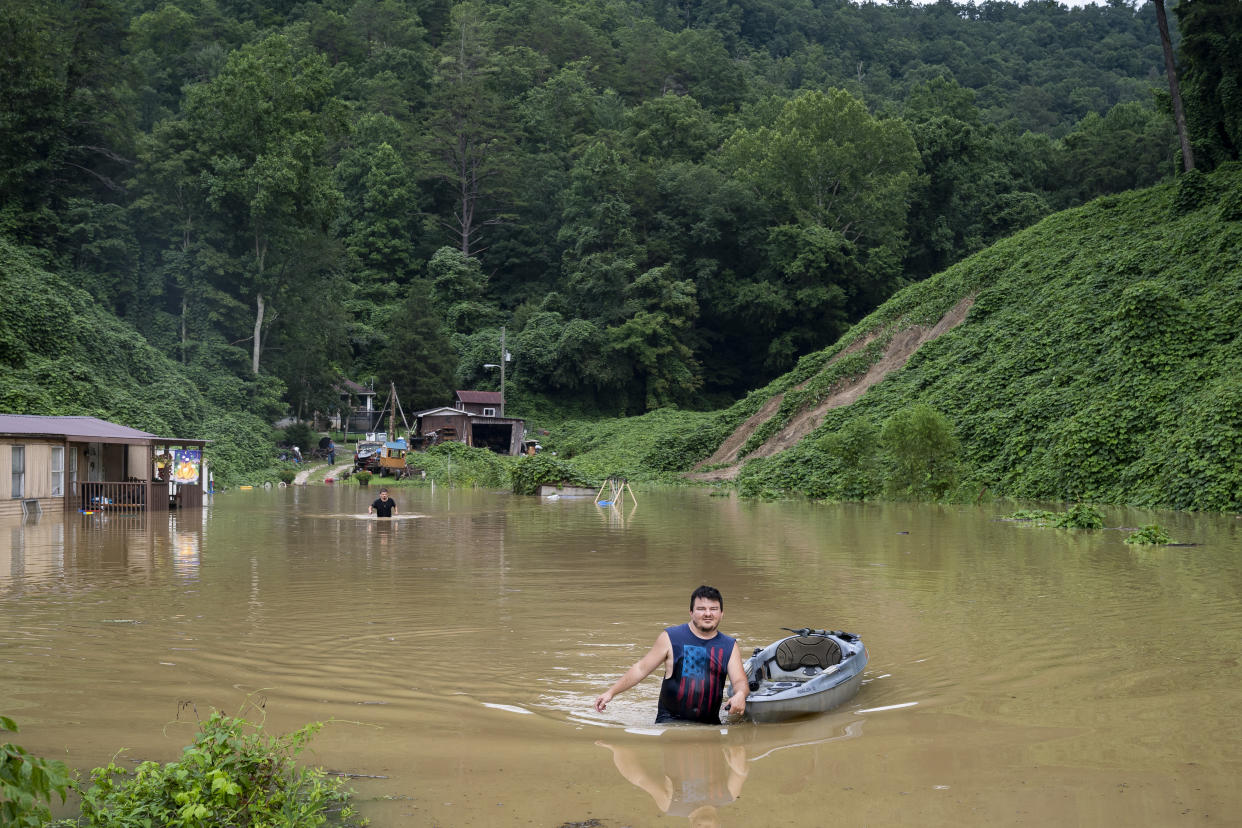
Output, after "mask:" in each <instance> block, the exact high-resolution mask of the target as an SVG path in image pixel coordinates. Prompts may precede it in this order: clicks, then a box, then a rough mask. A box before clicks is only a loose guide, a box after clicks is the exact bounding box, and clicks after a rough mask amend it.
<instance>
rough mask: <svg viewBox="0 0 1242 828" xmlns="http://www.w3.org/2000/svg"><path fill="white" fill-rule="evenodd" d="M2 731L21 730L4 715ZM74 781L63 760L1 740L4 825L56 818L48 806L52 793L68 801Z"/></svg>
mask: <svg viewBox="0 0 1242 828" xmlns="http://www.w3.org/2000/svg"><path fill="white" fill-rule="evenodd" d="M0 731H8V732H9V733H17V723H16V722H14V721H13V720H12V719H10V718H9V717H8V716H0ZM70 783H71V780H70V778H69V772H68V770H67V769H66V768H65V766H64V764H63V763H61V762H57V761H56V760H54V759H39V758H37V757H34V756H31V755H30V754H29V753H27V752H26V749H25V748H23V747H21V746H19V745H14V744H10V743H2V744H0V825H13V826H31V828H37V826H40V825H45V824H46V823H47V822H48V821H49V820H50V819H51V818H52V814H51V811H50V810H49V809H48V807H47V805H51V803H52V794H53V793H56V794H59V795H60V801H61V802H64V801H65V794H66V792H67V791H68V789H69V786H70ZM45 802H46V803H47V805H44V804H43V803H45Z"/></svg>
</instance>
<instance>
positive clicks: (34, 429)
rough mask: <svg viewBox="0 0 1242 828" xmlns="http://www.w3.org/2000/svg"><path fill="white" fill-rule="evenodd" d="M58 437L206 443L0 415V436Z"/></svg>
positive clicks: (74, 420) (88, 422)
mask: <svg viewBox="0 0 1242 828" xmlns="http://www.w3.org/2000/svg"><path fill="white" fill-rule="evenodd" d="M6 435H22V436H31V437H34V436H38V437H59V438H62V439H65V440H77V441H80V442H100V443H151V442H155V443H160V442H168V443H184V444H186V445H201V444H203V443H205V442H206V441H205V440H188V439H187V440H183V439H180V438H175V437H158V436H156V435H154V434H151V433H149V432H146V431H139V430H138V429H136V428H130V427H129V426H123V425H120V424H118V423H111V422H108V421H107V420H101V419H99V418H98V417H45V416H41V415H37V414H0V436H6Z"/></svg>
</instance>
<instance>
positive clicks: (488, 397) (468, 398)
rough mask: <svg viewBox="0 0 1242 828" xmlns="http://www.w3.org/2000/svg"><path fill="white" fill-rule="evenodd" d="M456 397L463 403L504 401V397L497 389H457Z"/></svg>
mask: <svg viewBox="0 0 1242 828" xmlns="http://www.w3.org/2000/svg"><path fill="white" fill-rule="evenodd" d="M457 399H459V400H461V401H462V402H464V403H496V404H497V405H500V404H502V403H504V401H505V397H504V395H503V394H501V393H500V392H499V391H458V392H457Z"/></svg>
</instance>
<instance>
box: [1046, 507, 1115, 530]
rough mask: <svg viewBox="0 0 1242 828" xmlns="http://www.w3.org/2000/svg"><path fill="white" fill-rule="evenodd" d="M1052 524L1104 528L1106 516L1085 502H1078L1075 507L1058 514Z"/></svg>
mask: <svg viewBox="0 0 1242 828" xmlns="http://www.w3.org/2000/svg"><path fill="white" fill-rule="evenodd" d="M1052 525H1053V526H1056V527H1057V528H1059V529H1103V528H1104V516H1103V515H1101V514H1100V513H1099V512H1097V511H1096V510H1095V509H1092V508H1091V507H1090V506H1088V505H1087V504H1085V503H1076V504H1074V508H1072V509H1070V510H1069V511H1068V512H1065V513H1063V514H1060V515H1058V516H1057V518H1056V520H1054V521H1053V522H1052Z"/></svg>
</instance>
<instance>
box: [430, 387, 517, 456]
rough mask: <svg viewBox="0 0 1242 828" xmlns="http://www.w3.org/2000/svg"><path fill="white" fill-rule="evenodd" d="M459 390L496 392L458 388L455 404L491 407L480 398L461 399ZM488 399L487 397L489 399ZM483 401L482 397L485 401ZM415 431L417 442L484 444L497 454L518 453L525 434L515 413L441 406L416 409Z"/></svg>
mask: <svg viewBox="0 0 1242 828" xmlns="http://www.w3.org/2000/svg"><path fill="white" fill-rule="evenodd" d="M462 394H495V396H496V397H500V394H499V393H498V392H495V391H458V392H457V395H458V401H459V404H461V405H463V406H467V405H473V406H477V407H479V408H480V409H483V410H486V411H491V410H494V409H493V407H492V406H491V405H490V404H489V405H485V404H484V403H483V402H475V403H469V402H465V401H464V400H463V399H462V397H461V395H462ZM488 401H490V398H489V400H488ZM485 402H486V401H485ZM414 416H415V417H416V418H417V423H418V424H417V425H416V426H415V434H416V435H417V436H418V437H420V438H422V439H421V440H419V441H418V442H419V443H421V444H422V445H423V446H431V445H435V444H436V443H444V442H455V443H465V444H466V445H468V446H475V447H476V448H488V449H491V450H492V451H494V452H496V453H497V454H511V455H519V454H521V453H522V438H523V437H524V436H525V434H526V421H525V420H520V419H517V418H515V417H498V416H492V415H488V414H484V413H482V411H480V412H479V413H475V412H472V411H468V410H466V409H465V408H464V407H463V408H453V407H450V406H442V407H440V408H431V409H428V410H426V411H419V412H417V413H416V414H415V415H414Z"/></svg>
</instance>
